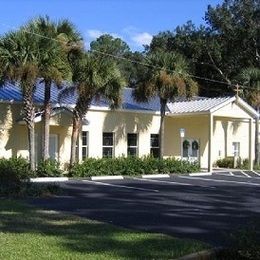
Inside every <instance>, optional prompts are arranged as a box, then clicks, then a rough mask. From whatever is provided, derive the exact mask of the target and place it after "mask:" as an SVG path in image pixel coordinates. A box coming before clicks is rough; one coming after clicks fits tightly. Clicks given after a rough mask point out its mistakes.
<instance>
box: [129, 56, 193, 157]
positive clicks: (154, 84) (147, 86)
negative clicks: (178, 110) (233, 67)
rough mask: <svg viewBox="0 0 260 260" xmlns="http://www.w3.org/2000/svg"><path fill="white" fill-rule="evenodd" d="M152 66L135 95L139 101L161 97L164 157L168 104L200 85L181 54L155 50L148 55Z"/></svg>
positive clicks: (161, 151) (188, 94) (161, 133)
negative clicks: (190, 73) (192, 75)
mask: <svg viewBox="0 0 260 260" xmlns="http://www.w3.org/2000/svg"><path fill="white" fill-rule="evenodd" d="M147 59H148V62H149V64H150V67H149V69H148V71H147V73H146V75H144V77H143V79H142V80H141V81H140V83H139V84H138V85H137V87H136V88H135V90H134V92H133V96H134V98H135V100H136V101H138V102H148V101H149V100H150V99H151V98H154V97H159V99H160V116H161V119H160V129H159V143H160V145H159V146H160V153H159V157H160V159H162V157H163V153H164V151H163V136H164V119H165V113H166V106H167V103H168V102H169V101H174V100H175V98H176V97H178V96H186V97H191V96H192V95H193V94H195V93H197V91H198V86H197V83H196V82H195V81H193V80H192V78H191V77H190V76H189V74H188V69H189V68H188V63H187V62H186V60H185V59H184V58H183V56H181V55H180V54H177V53H173V52H161V51H160V52H155V53H151V54H149V55H148V57H147Z"/></svg>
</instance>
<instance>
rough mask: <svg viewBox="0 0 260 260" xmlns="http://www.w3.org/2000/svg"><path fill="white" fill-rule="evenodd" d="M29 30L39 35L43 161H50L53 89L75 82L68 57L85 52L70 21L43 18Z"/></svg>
mask: <svg viewBox="0 0 260 260" xmlns="http://www.w3.org/2000/svg"><path fill="white" fill-rule="evenodd" d="M27 28H28V29H27V30H28V31H29V32H30V33H32V34H33V35H35V41H36V43H37V48H38V56H37V57H38V60H37V62H38V66H39V71H38V72H39V75H38V77H39V78H40V79H42V81H43V83H44V105H43V111H44V112H43V124H44V127H43V143H42V148H43V149H42V159H43V160H47V159H48V158H49V131H50V115H51V88H52V87H54V86H57V87H60V86H61V85H62V82H63V81H64V80H67V81H70V80H71V76H72V74H71V69H70V66H69V62H68V55H69V54H70V52H72V51H75V49H81V48H82V47H81V39H82V38H81V36H80V34H79V33H78V32H77V31H76V29H75V27H74V26H73V25H72V24H71V23H70V22H69V21H68V20H61V21H59V22H57V23H56V22H53V21H51V20H50V19H49V18H48V17H39V18H36V19H34V20H32V21H31V22H29V23H28V26H27Z"/></svg>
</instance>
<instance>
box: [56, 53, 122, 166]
mask: <svg viewBox="0 0 260 260" xmlns="http://www.w3.org/2000/svg"><path fill="white" fill-rule="evenodd" d="M71 65H72V68H73V77H72V80H73V86H72V87H69V88H67V89H65V90H63V91H62V92H61V96H62V97H64V96H66V95H69V94H71V93H72V92H75V91H76V92H77V101H76V106H75V108H74V110H73V130H72V136H71V157H70V166H72V165H73V164H74V163H75V161H76V144H77V140H78V135H79V130H80V128H81V125H82V118H83V117H84V116H85V114H86V113H87V111H88V109H89V107H90V105H91V102H92V100H93V99H99V98H105V99H107V100H108V101H109V102H110V107H111V108H112V109H115V108H117V107H118V106H119V104H120V100H121V89H122V87H123V85H124V84H125V83H124V80H123V77H122V75H121V73H120V71H119V69H118V67H117V65H116V63H115V62H114V61H112V60H111V59H105V58H102V57H100V56H97V55H95V54H93V53H85V54H83V55H82V56H81V57H80V58H79V57H78V58H77V59H73V60H72V61H71Z"/></svg>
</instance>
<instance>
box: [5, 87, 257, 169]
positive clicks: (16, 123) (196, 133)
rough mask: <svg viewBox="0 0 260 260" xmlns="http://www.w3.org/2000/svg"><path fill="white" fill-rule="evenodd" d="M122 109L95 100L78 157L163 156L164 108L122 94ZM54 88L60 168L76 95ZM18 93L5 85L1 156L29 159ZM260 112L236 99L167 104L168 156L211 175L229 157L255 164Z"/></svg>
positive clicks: (54, 150)
mask: <svg viewBox="0 0 260 260" xmlns="http://www.w3.org/2000/svg"><path fill="white" fill-rule="evenodd" d="M43 90H44V87H43V86H41V84H39V85H38V86H37V88H36V92H35V96H34V100H35V104H36V105H37V107H39V111H38V113H37V114H36V118H35V123H36V126H35V129H36V158H37V159H38V160H39V159H40V154H41V149H42V140H41V137H42V112H41V110H40V107H41V104H42V103H43V97H44V93H43ZM122 95H123V98H122V100H123V101H122V106H121V108H120V109H117V110H114V111H111V110H110V109H109V106H108V103H107V102H106V100H103V99H101V100H99V101H93V103H92V105H91V107H90V109H89V112H88V113H87V114H86V116H85V118H84V120H83V125H82V131H81V134H80V137H79V141H78V158H79V160H82V159H84V158H86V157H99V158H100V157H103V156H127V155H128V154H131V155H137V156H145V155H149V154H153V155H154V156H156V155H157V154H158V151H159V142H158V139H159V135H158V133H159V125H160V113H159V110H160V106H159V105H160V104H159V99H158V98H154V99H152V100H151V101H150V102H149V103H136V102H135V101H134V100H133V98H132V90H131V89H129V88H125V89H124V90H123V93H122ZM58 97H59V90H57V89H56V88H55V87H53V88H52V105H53V111H52V116H51V122H50V156H51V158H53V159H56V160H58V161H59V162H60V163H62V164H66V163H68V162H69V158H70V144H71V139H70V138H71V131H72V113H71V111H72V109H73V106H74V104H75V101H76V96H75V95H74V96H71V97H65V98H61V100H62V103H59V102H58V101H59V100H60V99H59V98H58ZM21 110H22V96H21V92H20V89H19V88H18V87H17V86H15V85H11V84H7V85H5V86H3V87H2V88H1V89H0V157H6V158H8V157H11V156H22V157H26V158H28V155H29V153H28V141H27V129H26V125H25V122H24V121H23V120H22V115H21ZM256 116H257V112H256V111H255V110H254V109H253V108H252V107H250V106H249V105H248V104H247V103H246V102H244V101H243V100H242V99H240V98H238V97H220V98H194V99H192V100H190V101H185V100H179V101H177V102H174V103H169V104H167V115H166V118H165V133H164V137H163V139H164V142H163V146H164V156H165V157H171V156H174V157H176V158H183V159H187V160H191V161H195V160H197V161H199V162H200V164H201V167H202V168H206V169H208V170H209V171H211V170H212V167H213V164H214V162H215V161H216V160H217V159H220V158H224V157H227V156H234V155H235V156H240V157H241V158H242V159H245V158H248V159H249V162H250V167H252V162H253V159H254V143H255V142H254V137H255V133H254V131H255V130H254V129H255V117H256Z"/></svg>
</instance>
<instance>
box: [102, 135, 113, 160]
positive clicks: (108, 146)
mask: <svg viewBox="0 0 260 260" xmlns="http://www.w3.org/2000/svg"><path fill="white" fill-rule="evenodd" d="M104 134H112V141H113V145H104ZM104 148H112V157H108V158H113V157H115V133H114V132H102V158H107V156H104V150H103V149H104Z"/></svg>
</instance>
